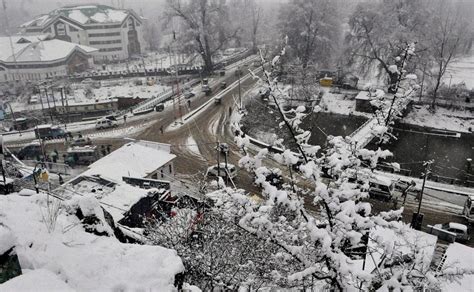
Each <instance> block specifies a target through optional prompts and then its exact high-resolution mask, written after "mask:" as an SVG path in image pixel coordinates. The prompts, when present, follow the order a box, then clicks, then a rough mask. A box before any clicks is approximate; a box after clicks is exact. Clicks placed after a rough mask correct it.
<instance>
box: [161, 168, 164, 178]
mask: <svg viewBox="0 0 474 292" xmlns="http://www.w3.org/2000/svg"><path fill="white" fill-rule="evenodd" d="M164 177H165V173H164V171H163V169H161V178H164Z"/></svg>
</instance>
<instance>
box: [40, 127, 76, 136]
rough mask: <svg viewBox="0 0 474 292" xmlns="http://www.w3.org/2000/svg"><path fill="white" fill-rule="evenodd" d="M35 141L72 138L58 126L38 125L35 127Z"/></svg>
mask: <svg viewBox="0 0 474 292" xmlns="http://www.w3.org/2000/svg"><path fill="white" fill-rule="evenodd" d="M35 137H36V139H58V138H64V137H72V135H71V133H70V132H66V131H64V130H63V129H61V127H59V126H53V125H39V126H37V127H35Z"/></svg>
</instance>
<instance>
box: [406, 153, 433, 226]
mask: <svg viewBox="0 0 474 292" xmlns="http://www.w3.org/2000/svg"><path fill="white" fill-rule="evenodd" d="M431 164H433V160H429V161H426V162H425V163H423V165H424V166H425V173H424V174H423V185H422V186H421V193H420V201H419V202H418V210H417V211H416V213H414V214H413V218H412V221H411V227H412V228H414V229H417V230H421V223H422V222H423V214H420V210H421V202H422V201H423V192H424V191H425V183H426V178H427V177H428V175H429V174H430V173H431Z"/></svg>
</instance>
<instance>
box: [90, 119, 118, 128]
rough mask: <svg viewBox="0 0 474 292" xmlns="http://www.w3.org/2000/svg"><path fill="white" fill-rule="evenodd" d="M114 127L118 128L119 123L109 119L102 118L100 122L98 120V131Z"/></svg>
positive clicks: (96, 125) (96, 124)
mask: <svg viewBox="0 0 474 292" xmlns="http://www.w3.org/2000/svg"><path fill="white" fill-rule="evenodd" d="M113 127H118V123H117V121H114V120H109V119H107V118H102V119H100V120H97V122H96V123H95V128H96V129H97V130H100V129H108V128H113Z"/></svg>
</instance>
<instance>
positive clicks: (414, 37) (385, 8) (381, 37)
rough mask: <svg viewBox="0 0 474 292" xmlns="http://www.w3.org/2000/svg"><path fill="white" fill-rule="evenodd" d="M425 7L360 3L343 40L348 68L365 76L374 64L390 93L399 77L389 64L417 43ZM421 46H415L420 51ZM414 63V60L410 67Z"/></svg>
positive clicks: (398, 1) (418, 1) (417, 1)
mask: <svg viewBox="0 0 474 292" xmlns="http://www.w3.org/2000/svg"><path fill="white" fill-rule="evenodd" d="M425 4H426V3H425V2H424V1H423V0H414V1H406V0H395V1H390V0H383V1H377V2H375V1H372V2H369V1H367V2H363V3H360V4H359V5H358V6H357V7H356V9H355V10H354V12H353V13H352V15H351V17H350V19H349V27H350V32H349V33H348V34H347V35H346V39H345V46H346V49H345V54H346V57H347V60H348V65H352V66H354V67H357V68H359V70H360V71H361V72H365V73H367V72H371V71H373V70H370V69H372V68H373V67H372V66H373V65H376V68H377V69H378V70H379V74H378V75H379V77H381V76H388V85H389V92H390V93H393V92H394V85H395V84H396V82H397V80H398V74H397V72H396V71H394V70H391V68H393V67H391V65H390V64H394V63H395V62H396V61H397V60H396V56H398V55H400V53H401V52H402V51H403V49H404V48H405V47H406V45H407V44H408V43H412V42H417V41H419V40H420V36H421V34H422V33H423V31H424V30H425V29H426V27H427V21H428V19H429V17H428V16H429V13H428V11H427V10H426V6H425ZM422 47H423V45H422V44H419V45H418V48H419V51H422V50H423V48H422ZM414 64H416V60H413V61H412V65H411V66H414Z"/></svg>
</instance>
